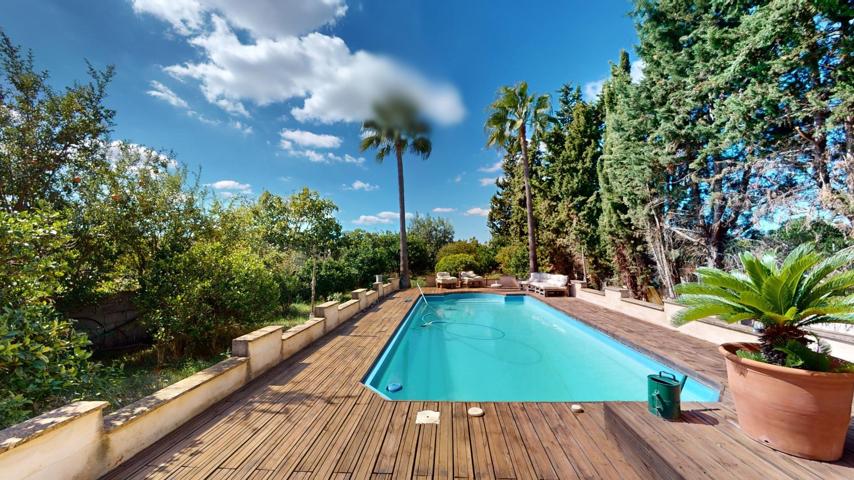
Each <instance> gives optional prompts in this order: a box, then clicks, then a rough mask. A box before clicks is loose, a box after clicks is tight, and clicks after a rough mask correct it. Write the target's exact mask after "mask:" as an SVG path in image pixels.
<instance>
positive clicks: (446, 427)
mask: <svg viewBox="0 0 854 480" xmlns="http://www.w3.org/2000/svg"><path fill="white" fill-rule="evenodd" d="M452 413H453V412H452V411H451V404H450V403H447V402H442V403H440V404H439V418H440V419H445V421H440V422H439V428H438V429H437V432H436V448H435V452H434V455H433V458H434V464H433V478H436V479H439V480H449V479H451V478H454V426H453V422H452V421H451V422H449V421H447V420H448V419H451V418H452Z"/></svg>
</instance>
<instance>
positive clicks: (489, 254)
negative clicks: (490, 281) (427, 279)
mask: <svg viewBox="0 0 854 480" xmlns="http://www.w3.org/2000/svg"><path fill="white" fill-rule="evenodd" d="M457 254H467V255H471V256H473V257H474V258H475V260H476V262H477V263H476V265H475V266H474V267H472V268H473V269H474V270H476V271H477V272H478V273H489V272H492V271H494V270H495V269H496V267H497V266H498V263H497V262H496V261H495V254H496V252H495V250H494V249H493V248H492V247H490V246H489V245H485V244H483V243H480V242H478V241H477V240H476V239H474V238H472V239H471V240H459V241H456V242H451V243H448V244H447V245H445V246H443V247H442V248H441V249H439V253H438V255H437V258H438V259H439V260H441V259H443V258H445V257H447V256H449V255H457Z"/></svg>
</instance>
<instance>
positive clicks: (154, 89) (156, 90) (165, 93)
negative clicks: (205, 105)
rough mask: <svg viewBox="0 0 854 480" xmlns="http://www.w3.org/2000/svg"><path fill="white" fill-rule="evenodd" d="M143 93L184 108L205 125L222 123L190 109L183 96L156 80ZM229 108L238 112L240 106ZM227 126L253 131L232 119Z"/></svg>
mask: <svg viewBox="0 0 854 480" xmlns="http://www.w3.org/2000/svg"><path fill="white" fill-rule="evenodd" d="M145 93H147V94H148V95H150V96H152V97H154V98H157V99H160V100H163V101H164V102H167V103H168V104H170V105H172V106H173V107H176V108H180V109H182V110H185V111H186V112H187V116H189V117H190V118H195V119H196V120H198V121H200V122H202V123H204V124H205V125H220V124H222V122H220V121H219V120H216V119H212V118H208V117H206V116H205V115H202V114H201V113H199V112H197V111H195V110H193V109H191V108H190V105H189V104H188V103H187V101H186V100H184V99H183V98H181V97H180V96H178V94H177V93H175V92H174V91H172V89H171V88H169V87H167V86H166V85H164V84H162V83H160V82H158V81H156V80H152V81H151V90H148V91H146V92H145ZM241 107H242V106H241ZM230 108H231V109H232V110H233V111H234V113H236V114H240V108H238V107H230ZM243 113H245V114H246V115H244V116H248V112H246V110H243ZM228 126H229V127H231V128H233V129H235V130H238V131H239V132H240V133H242V134H244V135H249V134H251V133H252V132H253V129H252V127H251V126H250V125H246V124H245V123H243V122H240V121H237V120H232V121H230V122H228Z"/></svg>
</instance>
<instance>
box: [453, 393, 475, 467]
mask: <svg viewBox="0 0 854 480" xmlns="http://www.w3.org/2000/svg"><path fill="white" fill-rule="evenodd" d="M451 421H452V425H453V435H454V440H453V445H454V448H453V450H454V478H472V473H473V470H474V468H473V466H472V453H471V450H472V448H471V437H470V436H469V423H468V416H467V414H466V408H465V404H463V403H454V404H452V405H451Z"/></svg>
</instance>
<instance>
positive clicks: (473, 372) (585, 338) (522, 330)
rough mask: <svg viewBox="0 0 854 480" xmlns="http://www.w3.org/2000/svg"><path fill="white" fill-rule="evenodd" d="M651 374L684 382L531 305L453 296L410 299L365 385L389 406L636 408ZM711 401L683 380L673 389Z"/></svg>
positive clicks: (712, 396)
mask: <svg viewBox="0 0 854 480" xmlns="http://www.w3.org/2000/svg"><path fill="white" fill-rule="evenodd" d="M660 370H665V371H668V372H672V373H675V374H676V375H677V377H678V378H682V375H684V374H682V373H681V372H679V371H678V370H676V369H674V368H671V367H668V366H665V365H663V364H661V363H659V362H657V361H655V360H653V359H651V358H649V357H647V356H646V355H644V354H642V353H640V352H638V351H636V350H633V349H631V348H629V347H627V346H625V345H623V344H622V343H620V342H618V341H616V340H614V339H613V338H611V337H609V336H607V335H605V334H604V333H602V332H600V331H599V330H596V329H595V328H593V327H590V326H588V325H586V324H584V323H582V322H580V321H578V320H575V319H573V318H571V317H569V316H568V315H566V314H564V313H562V312H560V311H558V310H556V309H554V308H552V307H550V306H548V305H546V304H545V303H543V302H540V301H539V300H536V299H534V298H531V297H528V296H521V295H517V296H506V297H505V296H504V295H494V294H473V293H463V294H449V295H428V296H427V302H426V303H425V301H424V299H419V300H418V302H417V303H416V305H415V306H414V307H413V308H412V309H411V310H410V312H409V315H408V316H407V317H406V319H405V320H404V321H403V323H402V324H401V326H400V327H399V328H398V330H397V331H396V332H395V334H394V336H393V337H392V339H391V340H390V342H389V344H388V345H387V346H386V347H385V349H384V350H383V353H382V354H381V355H380V357H379V358H378V359H377V361H376V363H375V364H374V366H373V368H372V369H371V371H370V372H369V373H368V375H367V376H366V377H365V384H366V385H368V386H369V387H371V388H373V389H374V390H375V391H376V392H377V393H379V394H380V395H383V396H384V397H386V398H389V399H392V400H433V401H541V402H548V401H579V402H580V401H588V402H589V401H646V395H647V391H646V389H647V386H646V376H647V375H649V374H650V373H657V372H658V371H660ZM391 384H399V385H400V386H402V388H401V389H400V390H398V391H389V389H388V388H387V387H388V386H389V385H391ZM718 397H719V394H718V391H717V389H714V388H711V387H709V386H707V385H705V384H703V383H700V382H698V381H696V380H695V379H693V378H688V382H687V383H686V385H685V388H684V390H683V391H682V401H704V402H705V401H717V400H718Z"/></svg>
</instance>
